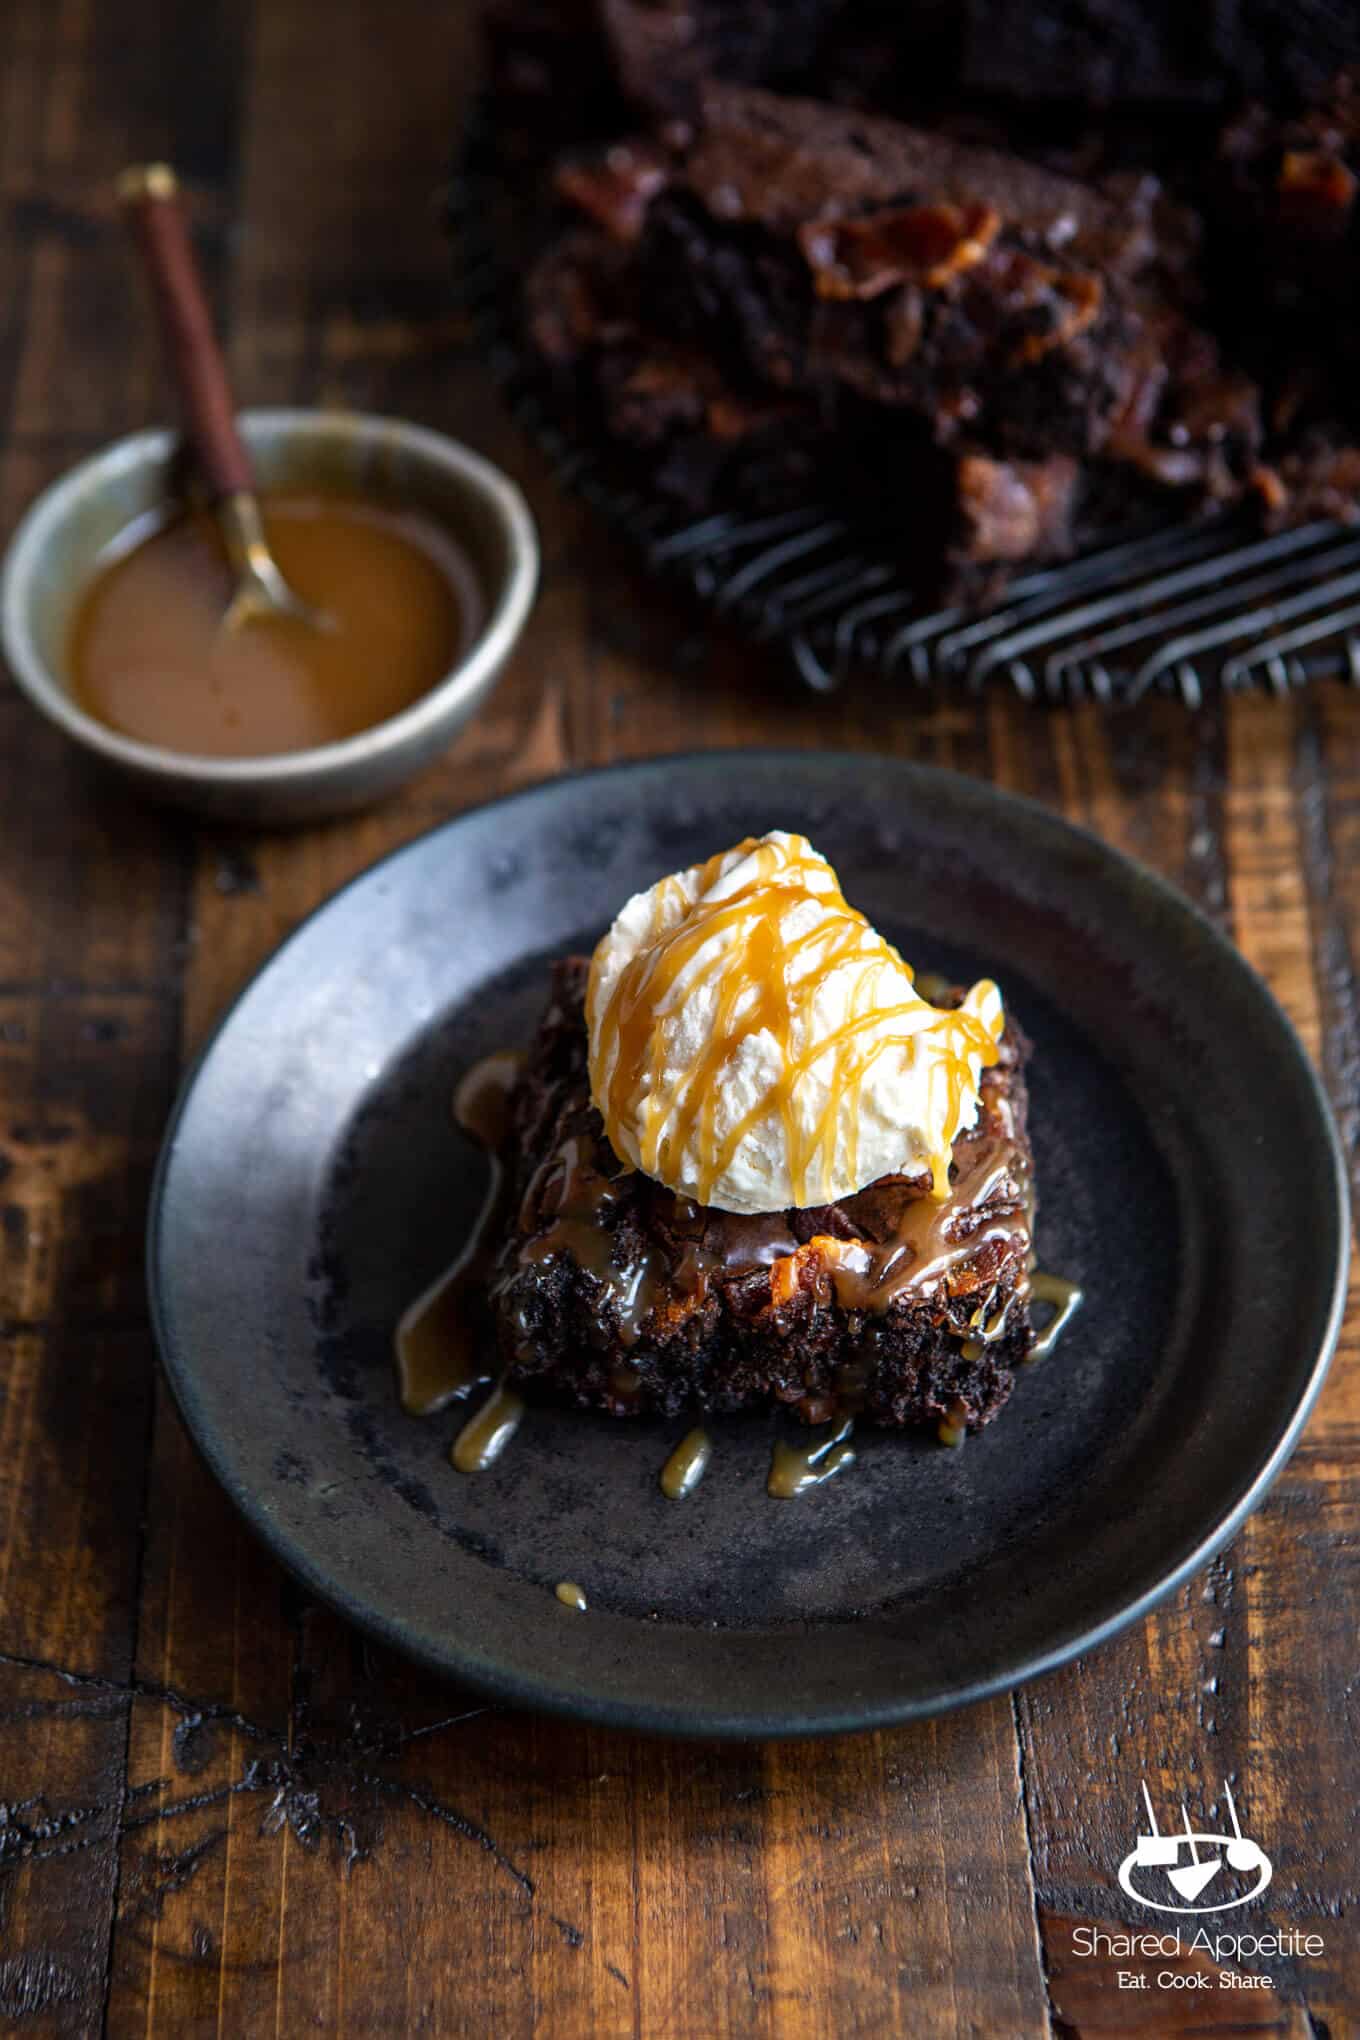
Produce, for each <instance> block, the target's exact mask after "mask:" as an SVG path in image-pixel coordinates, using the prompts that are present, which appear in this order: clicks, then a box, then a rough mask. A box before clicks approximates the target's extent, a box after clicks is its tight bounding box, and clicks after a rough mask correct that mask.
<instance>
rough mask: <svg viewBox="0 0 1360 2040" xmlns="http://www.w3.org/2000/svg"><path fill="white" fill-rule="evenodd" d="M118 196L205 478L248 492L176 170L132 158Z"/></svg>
mask: <svg viewBox="0 0 1360 2040" xmlns="http://www.w3.org/2000/svg"><path fill="white" fill-rule="evenodd" d="M118 196H119V198H120V200H121V201H122V204H123V206H124V209H125V210H126V212H127V216H128V221H129V224H130V225H131V227H132V230H133V235H134V237H135V239H136V242H137V247H138V250H139V252H140V254H141V257H142V262H143V264H144V266H145V269H146V273H147V277H148V279H149V280H150V283H151V289H152V294H153V297H154V300H155V306H156V315H157V319H158V322H159V324H160V329H161V338H162V340H163V341H164V343H165V353H166V360H167V362H168V363H169V367H170V372H171V374H172V375H173V377H174V379H175V382H176V384H177V386H178V389H179V395H180V402H181V405H182V407H183V411H184V424H185V430H186V431H187V433H188V435H189V439H190V441H191V443H192V445H193V449H194V452H195V453H196V454H197V456H198V462H199V466H200V468H201V469H202V471H203V476H204V479H205V481H206V482H207V484H208V487H209V488H210V490H211V491H212V494H213V496H214V498H220V497H223V496H234V495H237V494H239V493H241V492H242V491H252V492H253V490H254V487H255V478H254V474H253V472H252V470H251V465H250V456H249V454H248V453H247V452H246V450H245V447H244V446H243V445H242V443H241V435H240V433H239V432H238V431H237V429H236V414H235V408H234V406H233V404H232V400H231V386H230V384H229V383H228V381H227V367H226V363H225V362H224V361H223V359H222V351H221V349H220V348H219V346H218V344H217V335H216V333H214V331H213V323H212V314H211V313H210V311H209V310H208V300H207V297H206V296H205V294H204V290H203V282H202V278H201V277H200V275H199V272H198V263H197V261H196V260H195V258H194V250H193V243H192V242H191V241H190V239H189V229H188V226H187V224H186V222H185V218H184V207H183V205H182V204H181V202H180V192H179V182H178V180H177V178H176V176H175V173H174V171H173V170H172V169H171V168H170V167H169V165H168V164H166V163H148V164H141V165H137V166H136V167H135V168H133V169H131V170H125V171H124V172H123V174H122V176H121V177H120V178H119V180H118Z"/></svg>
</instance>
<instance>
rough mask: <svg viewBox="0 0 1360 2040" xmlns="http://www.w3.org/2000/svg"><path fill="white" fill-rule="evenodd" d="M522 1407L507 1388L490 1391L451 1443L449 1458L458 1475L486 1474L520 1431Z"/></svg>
mask: <svg viewBox="0 0 1360 2040" xmlns="http://www.w3.org/2000/svg"><path fill="white" fill-rule="evenodd" d="M523 1415H524V1404H523V1403H522V1402H521V1400H520V1398H519V1397H518V1396H517V1395H516V1394H514V1392H513V1391H512V1390H511V1389H508V1388H496V1389H493V1390H492V1392H491V1394H490V1395H489V1396H488V1397H487V1399H486V1401H485V1402H484V1403H483V1404H482V1407H481V1408H480V1409H479V1410H478V1411H477V1414H476V1415H475V1416H474V1417H470V1418H469V1419H468V1421H467V1423H466V1424H464V1426H463V1428H462V1430H461V1431H460V1432H459V1433H458V1436H457V1437H456V1438H455V1439H454V1441H453V1450H452V1451H451V1452H450V1454H449V1457H450V1459H451V1460H452V1461H453V1463H454V1465H455V1466H456V1467H457V1468H458V1471H459V1472H460V1473H485V1472H486V1469H487V1468H488V1466H491V1465H492V1464H493V1463H494V1462H495V1461H496V1460H497V1459H499V1458H500V1456H501V1454H502V1452H504V1450H505V1448H506V1446H507V1445H508V1444H509V1443H510V1440H511V1439H512V1438H513V1437H514V1435H515V1433H516V1431H517V1430H518V1429H519V1422H520V1418H521V1417H522V1416H523Z"/></svg>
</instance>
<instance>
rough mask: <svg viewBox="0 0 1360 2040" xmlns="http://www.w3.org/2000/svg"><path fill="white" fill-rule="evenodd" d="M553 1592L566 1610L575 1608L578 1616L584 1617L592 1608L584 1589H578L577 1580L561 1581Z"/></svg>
mask: <svg viewBox="0 0 1360 2040" xmlns="http://www.w3.org/2000/svg"><path fill="white" fill-rule="evenodd" d="M553 1592H554V1593H555V1594H556V1595H557V1598H558V1600H559V1601H560V1602H561V1603H562V1606H563V1607H564V1608H574V1609H575V1610H576V1612H577V1614H578V1615H584V1614H585V1612H586V1609H587V1608H588V1607H589V1606H590V1603H589V1602H588V1601H587V1599H586V1596H585V1589H584V1587H578V1586H577V1584H576V1582H575V1580H559V1581H558V1583H557V1585H556V1587H554V1589H553Z"/></svg>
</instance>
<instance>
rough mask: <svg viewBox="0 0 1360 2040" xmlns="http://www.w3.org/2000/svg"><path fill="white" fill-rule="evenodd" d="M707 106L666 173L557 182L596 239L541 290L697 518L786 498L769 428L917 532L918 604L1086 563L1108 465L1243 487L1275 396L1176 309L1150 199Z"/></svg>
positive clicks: (642, 162) (1151, 480)
mask: <svg viewBox="0 0 1360 2040" xmlns="http://www.w3.org/2000/svg"><path fill="white" fill-rule="evenodd" d="M702 108H703V118H702V122H701V124H700V126H699V128H698V130H697V132H696V133H695V134H694V136H693V137H692V139H691V140H690V141H689V142H688V143H687V144H686V145H685V146H683V147H680V148H677V149H672V150H671V151H670V152H669V153H667V154H662V153H661V152H659V151H657V150H656V149H655V148H653V149H651V150H650V151H649V150H646V149H643V148H641V147H639V146H636V145H634V146H632V147H630V148H627V149H620V148H619V147H618V146H616V147H615V148H613V149H611V150H610V151H608V152H606V154H605V155H604V156H602V157H600V158H597V159H596V160H595V161H594V162H593V163H592V162H591V161H589V160H582V161H569V162H568V163H566V164H565V165H564V166H563V167H562V169H561V170H560V171H559V174H558V185H559V190H560V191H561V193H562V195H563V196H564V197H566V198H567V199H568V201H569V202H570V203H572V204H573V205H574V206H575V207H576V208H577V209H578V210H579V211H584V212H585V213H586V214H587V215H588V217H589V218H590V220H591V221H592V223H593V233H592V235H583V234H582V232H581V230H579V229H577V230H573V231H571V232H569V233H568V235H567V236H566V237H565V238H564V239H563V240H562V242H560V243H559V245H558V246H557V247H556V248H554V249H552V250H551V251H550V252H549V253H548V254H547V255H546V256H545V257H544V258H543V259H542V261H541V263H540V264H539V266H538V268H537V269H536V270H535V272H534V273H533V275H532V276H531V278H530V281H529V285H528V293H527V295H528V304H529V326H530V332H531V335H532V337H533V338H534V340H535V342H536V344H537V345H538V347H539V349H540V352H541V353H542V354H543V356H544V358H545V359H546V360H548V361H549V362H550V363H551V364H552V366H553V369H554V372H555V373H557V374H558V375H559V376H565V377H566V379H567V381H568V382H569V384H570V388H571V401H573V402H574V403H575V404H576V405H577V406H579V407H584V409H585V412H586V413H587V414H588V415H589V414H590V413H592V412H593V414H594V421H595V423H596V424H597V425H598V426H599V427H600V428H601V429H603V430H604V431H605V432H607V433H608V434H609V435H610V436H611V437H613V438H615V439H616V440H619V441H621V442H622V443H624V444H626V445H628V446H631V447H632V448H634V449H635V450H639V451H642V452H643V453H645V455H646V457H647V461H648V463H649V466H648V473H649V474H650V475H651V476H652V478H653V479H655V480H657V481H658V482H660V484H661V485H662V486H666V484H667V481H668V479H669V478H674V477H681V478H683V480H684V482H685V484H686V488H687V491H688V493H687V494H686V498H685V499H686V501H687V502H689V503H690V504H691V506H692V507H706V505H707V503H708V501H720V500H736V501H740V502H743V503H749V502H751V501H752V500H753V494H752V490H751V488H750V486H749V483H750V480H751V477H752V476H753V475H755V476H757V477H759V478H760V480H761V483H762V486H764V487H765V488H766V489H767V490H769V489H770V488H771V486H772V480H771V477H772V473H773V474H774V476H776V477H777V474H778V462H776V463H775V464H774V468H773V470H772V469H771V464H770V462H769V460H768V459H767V458H766V452H767V448H766V446H765V445H764V444H763V441H762V436H761V435H762V434H764V433H765V428H767V427H769V426H771V425H772V424H773V425H774V426H775V427H776V428H777V429H776V430H775V431H774V432H772V433H768V434H765V436H766V437H767V438H769V439H772V440H775V441H777V442H778V444H779V446H780V447H781V448H782V449H783V452H784V455H785V458H786V459H787V460H788V461H790V462H791V463H792V464H793V471H794V472H795V473H807V474H812V475H815V476H816V478H817V484H818V486H819V487H820V490H821V492H822V493H823V494H824V495H827V494H829V495H831V496H832V497H833V499H834V498H835V497H836V496H837V495H839V496H840V497H841V498H842V500H844V501H845V502H846V503H847V505H848V506H850V507H852V508H853V509H854V510H855V512H856V514H857V515H858V516H859V517H860V519H861V521H864V520H865V512H866V507H867V508H868V510H869V512H870V514H871V515H876V516H877V518H878V520H879V522H880V523H881V524H882V525H883V526H884V528H885V529H891V530H892V531H894V532H895V533H896V535H897V538H898V541H899V543H900V544H901V545H902V547H903V549H904V553H906V554H908V555H909V556H910V559H911V562H912V564H913V566H914V567H915V568H916V569H917V572H918V575H919V578H920V581H921V583H922V586H923V590H924V588H925V586H926V584H929V583H933V584H935V586H936V587H937V589H939V588H941V586H942V583H943V582H944V581H945V580H946V579H947V578H948V577H949V575H950V573H951V572H952V571H956V570H967V569H969V568H972V567H976V566H979V565H981V566H986V565H987V564H988V563H991V562H1008V563H1014V562H1017V561H1020V560H1024V559H1043V558H1054V557H1061V556H1063V555H1064V554H1066V553H1067V552H1069V551H1071V550H1073V549H1074V547H1075V546H1076V545H1077V544H1079V543H1081V542H1083V541H1084V540H1085V539H1087V538H1089V537H1090V536H1091V527H1090V522H1089V520H1085V519H1084V517H1083V512H1082V504H1083V500H1084V498H1085V497H1086V495H1087V494H1088V493H1094V492H1088V490H1087V483H1088V481H1089V479H1090V474H1089V472H1088V471H1089V469H1090V468H1091V466H1092V465H1093V464H1095V465H1104V466H1106V467H1113V468H1115V469H1117V470H1123V471H1127V473H1128V476H1129V487H1128V490H1127V492H1126V493H1127V495H1128V498H1129V500H1130V501H1132V500H1135V499H1137V498H1138V496H1139V495H1140V493H1145V492H1147V491H1149V490H1150V491H1153V492H1157V491H1174V492H1177V493H1178V494H1179V495H1181V496H1182V497H1184V498H1186V499H1187V500H1189V501H1191V502H1193V503H1195V504H1201V503H1218V502H1223V501H1231V500H1232V499H1233V498H1234V497H1235V496H1236V495H1238V494H1239V493H1240V492H1241V491H1242V490H1243V489H1244V488H1245V486H1246V485H1247V482H1248V479H1249V477H1250V475H1251V473H1252V472H1253V469H1254V465H1255V459H1256V453H1257V445H1258V439H1259V427H1258V421H1257V417H1256V393H1255V389H1254V386H1253V385H1251V384H1250V383H1249V382H1247V381H1246V380H1245V379H1244V378H1242V377H1241V376H1239V375H1236V374H1234V373H1233V372H1232V371H1231V370H1229V369H1228V368H1226V367H1225V366H1224V364H1223V363H1222V361H1221V360H1220V357H1219V351H1218V348H1217V346H1216V343H1215V342H1214V340H1213V339H1212V338H1211V336H1210V335H1209V334H1208V333H1207V332H1205V331H1204V330H1203V328H1202V327H1201V326H1199V325H1198V324H1197V323H1196V321H1195V320H1194V319H1193V318H1192V317H1191V316H1189V313H1188V311H1187V309H1186V308H1185V301H1186V300H1188V299H1189V298H1190V297H1191V295H1192V291H1193V283H1192V280H1191V279H1192V273H1193V263H1194V253H1195V244H1196V235H1195V230H1194V226H1193V222H1191V221H1190V220H1189V219H1188V218H1187V216H1186V215H1185V214H1184V212H1183V210H1181V209H1179V208H1176V207H1174V206H1171V205H1169V204H1168V203H1167V202H1166V201H1165V199H1164V198H1163V196H1162V194H1161V193H1160V191H1159V189H1158V188H1157V187H1156V185H1155V183H1153V182H1152V181H1150V180H1146V179H1134V180H1132V182H1131V184H1130V185H1129V186H1128V188H1127V189H1125V190H1124V191H1123V193H1122V194H1121V195H1120V198H1119V201H1118V202H1116V200H1115V199H1114V198H1113V197H1111V196H1110V195H1109V194H1108V193H1104V192H1101V191H1097V190H1096V189H1094V188H1093V187H1091V186H1087V185H1084V184H1082V183H1080V182H1078V181H1076V180H1073V179H1070V178H1064V177H1058V176H1055V175H1053V174H1052V173H1050V172H1047V171H1044V170H1042V169H1039V168H1036V167H1035V166H1033V165H1026V164H1022V163H1019V162H1017V161H1016V160H1015V159H1013V158H1008V157H1006V156H1003V155H999V154H998V153H996V152H995V151H992V150H986V149H978V148H971V147H966V146H964V145H961V144H959V143H957V142H954V141H951V140H949V139H948V138H944V137H940V136H938V135H934V134H927V133H925V132H923V131H921V130H918V129H912V128H908V127H904V126H902V125H900V124H899V123H897V122H892V121H885V120H876V119H869V118H866V117H864V116H860V115H856V114H853V113H848V112H845V111H844V110H840V109H836V108H831V107H826V106H822V105H819V104H817V103H815V102H807V101H796V100H786V99H780V98H778V97H776V96H775V95H773V94H770V93H767V92H762V91H755V90H748V89H743V88H739V87H732V86H727V85H717V84H711V83H710V84H708V85H706V86H705V87H704V90H703V95H702ZM752 435H755V436H754V438H752ZM701 449H702V450H701ZM753 450H754V451H755V452H756V454H757V455H758V456H759V457H758V458H757V459H756V460H754V461H752V460H751V459H750V458H749V456H750V455H751V453H752V452H753ZM734 455H739V457H737V458H734V457H733V456H734ZM776 493H777V489H776ZM1105 493H1106V494H1107V495H1109V494H1110V493H1111V492H1110V491H1108V489H1107V490H1106V492H1105Z"/></svg>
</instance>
